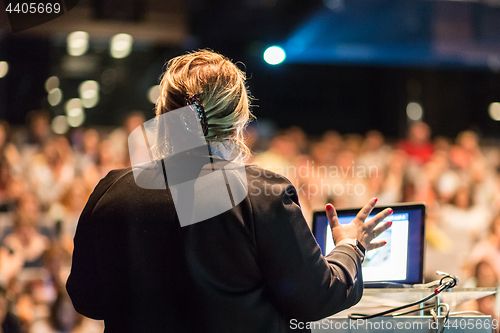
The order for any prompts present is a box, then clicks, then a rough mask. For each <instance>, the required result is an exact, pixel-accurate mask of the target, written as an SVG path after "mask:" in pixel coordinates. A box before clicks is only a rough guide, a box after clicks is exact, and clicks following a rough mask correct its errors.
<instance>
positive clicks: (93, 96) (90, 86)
mask: <svg viewBox="0 0 500 333" xmlns="http://www.w3.org/2000/svg"><path fill="white" fill-rule="evenodd" d="M78 92H79V93H80V99H81V101H82V105H83V106H84V107H86V108H87V109H90V108H93V107H94V106H96V105H97V103H98V102H99V83H97V82H96V81H94V80H88V81H84V82H82V83H81V84H80V86H79V87H78Z"/></svg>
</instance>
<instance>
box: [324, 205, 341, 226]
mask: <svg viewBox="0 0 500 333" xmlns="http://www.w3.org/2000/svg"><path fill="white" fill-rule="evenodd" d="M325 210H326V217H328V221H330V227H331V228H333V227H337V226H339V225H340V223H339V220H338V218H337V211H336V210H335V207H333V205H332V204H327V205H326V206H325Z"/></svg>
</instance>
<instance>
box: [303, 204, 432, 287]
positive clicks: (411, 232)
mask: <svg viewBox="0 0 500 333" xmlns="http://www.w3.org/2000/svg"><path fill="white" fill-rule="evenodd" d="M390 207H391V208H393V209H394V213H393V214H392V215H390V216H389V217H387V218H386V219H385V220H384V222H385V221H393V224H392V227H391V228H390V229H388V230H386V231H384V232H383V233H382V234H380V235H379V236H378V237H377V238H376V239H375V241H379V240H380V241H381V240H385V241H387V244H386V245H385V246H383V247H381V248H378V249H375V250H372V251H368V252H367V253H366V258H365V261H364V262H363V266H362V267H363V281H364V282H398V283H405V284H418V283H423V267H424V246H425V244H424V240H425V214H426V210H425V205H424V204H403V205H392V206H390ZM385 208H387V207H376V208H374V209H373V211H372V213H371V215H370V217H368V219H367V221H368V220H369V219H370V218H372V217H373V216H375V214H377V213H378V212H380V211H382V210H383V209H385ZM359 210H360V208H357V209H339V210H337V215H338V219H339V222H340V223H341V224H347V223H349V222H351V221H352V220H353V219H354V218H355V216H356V214H357V213H358V212H359ZM382 223H383V222H382ZM313 234H314V236H315V237H316V241H317V243H318V245H319V246H320V248H321V252H322V253H323V255H327V254H328V253H330V252H331V251H332V250H333V249H334V247H335V245H334V244H333V240H332V233H331V229H330V226H329V224H328V219H327V217H326V213H325V212H324V211H322V212H315V213H314V217H313Z"/></svg>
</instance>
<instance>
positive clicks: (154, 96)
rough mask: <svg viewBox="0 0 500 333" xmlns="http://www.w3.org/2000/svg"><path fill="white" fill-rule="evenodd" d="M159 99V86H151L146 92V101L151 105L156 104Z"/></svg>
mask: <svg viewBox="0 0 500 333" xmlns="http://www.w3.org/2000/svg"><path fill="white" fill-rule="evenodd" d="M158 97H160V86H159V85H156V86H152V87H151V88H150V89H149V91H148V99H149V101H150V102H151V103H153V104H156V101H157V100H158Z"/></svg>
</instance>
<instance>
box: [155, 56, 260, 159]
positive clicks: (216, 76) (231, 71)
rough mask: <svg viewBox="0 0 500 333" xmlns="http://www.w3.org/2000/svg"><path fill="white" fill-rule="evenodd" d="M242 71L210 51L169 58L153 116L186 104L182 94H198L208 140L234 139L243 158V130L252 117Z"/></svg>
mask: <svg viewBox="0 0 500 333" xmlns="http://www.w3.org/2000/svg"><path fill="white" fill-rule="evenodd" d="M245 80H246V75H245V72H243V71H242V70H240V69H239V68H238V67H237V66H236V65H235V64H234V63H233V62H231V60H229V59H228V58H226V57H224V56H223V55H221V54H219V53H216V52H214V51H211V50H206V49H204V50H199V51H196V52H191V53H187V54H184V55H181V56H178V57H176V58H173V59H171V60H170V61H169V62H168V63H167V68H166V71H165V73H164V74H163V77H162V80H161V83H160V96H159V98H158V100H157V103H156V115H157V116H159V115H161V114H164V113H166V112H169V111H172V110H175V109H178V108H181V107H183V106H185V105H186V97H189V96H192V95H198V96H199V98H200V101H201V103H202V105H203V107H204V109H205V114H206V117H207V122H208V134H207V135H206V139H207V140H208V141H219V142H223V141H225V140H227V139H231V140H234V141H235V143H236V144H237V145H238V146H239V149H240V150H241V153H242V155H243V157H244V158H246V157H248V156H249V154H250V149H249V148H248V147H247V146H246V144H245V143H244V140H243V130H244V129H245V127H246V125H247V124H248V122H249V121H250V120H251V119H252V118H253V117H254V116H253V115H252V113H251V111H250V105H251V95H250V93H249V91H248V90H247V87H246V85H245Z"/></svg>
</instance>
